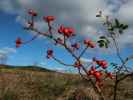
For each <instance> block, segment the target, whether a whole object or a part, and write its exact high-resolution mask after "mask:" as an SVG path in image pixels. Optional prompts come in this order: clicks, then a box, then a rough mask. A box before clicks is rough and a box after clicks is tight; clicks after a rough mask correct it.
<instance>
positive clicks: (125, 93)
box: [0, 65, 133, 100]
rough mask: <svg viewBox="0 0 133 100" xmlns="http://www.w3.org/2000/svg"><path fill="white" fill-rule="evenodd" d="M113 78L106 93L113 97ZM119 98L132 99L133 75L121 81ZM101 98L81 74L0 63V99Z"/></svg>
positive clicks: (106, 87)
mask: <svg viewBox="0 0 133 100" xmlns="http://www.w3.org/2000/svg"><path fill="white" fill-rule="evenodd" d="M112 87H113V84H112V81H111V80H107V81H106V84H105V86H103V93H104V94H105V95H106V98H107V100H111V98H112V93H113V92H112ZM118 94H119V95H118V100H133V79H131V78H127V79H126V80H124V81H123V82H122V83H121V84H120V88H119V89H118ZM75 97H81V98H82V99H81V100H98V96H97V95H96V93H95V92H94V90H93V89H92V88H91V87H90V84H89V83H88V82H86V81H84V80H82V78H80V76H79V75H76V74H63V73H58V72H54V71H50V70H47V69H44V68H40V67H34V66H25V67H23V66H21V67H19V68H18V67H17V66H6V65H0V100H76V99H75Z"/></svg>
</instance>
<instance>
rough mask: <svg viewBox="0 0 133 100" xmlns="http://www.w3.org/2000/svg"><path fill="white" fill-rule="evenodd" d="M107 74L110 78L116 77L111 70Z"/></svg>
mask: <svg viewBox="0 0 133 100" xmlns="http://www.w3.org/2000/svg"><path fill="white" fill-rule="evenodd" d="M107 76H108V77H109V78H111V79H114V78H115V77H114V76H113V74H112V73H111V72H109V73H107Z"/></svg>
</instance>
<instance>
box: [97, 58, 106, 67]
mask: <svg viewBox="0 0 133 100" xmlns="http://www.w3.org/2000/svg"><path fill="white" fill-rule="evenodd" d="M96 63H97V64H98V65H99V66H101V67H102V68H103V69H106V68H107V67H108V63H107V62H106V61H105V60H97V61H96Z"/></svg>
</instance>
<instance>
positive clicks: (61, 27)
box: [58, 25, 64, 33]
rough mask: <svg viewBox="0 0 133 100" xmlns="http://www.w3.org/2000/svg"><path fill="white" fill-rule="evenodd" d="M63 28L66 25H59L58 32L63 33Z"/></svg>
mask: <svg viewBox="0 0 133 100" xmlns="http://www.w3.org/2000/svg"><path fill="white" fill-rule="evenodd" d="M63 29H64V26H63V25H61V26H60V27H59V29H58V33H63Z"/></svg>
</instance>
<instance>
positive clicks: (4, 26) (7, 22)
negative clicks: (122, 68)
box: [0, 0, 133, 70]
mask: <svg viewBox="0 0 133 100" xmlns="http://www.w3.org/2000/svg"><path fill="white" fill-rule="evenodd" d="M107 1H108V2H105V0H101V1H100V0H93V1H91V0H90V1H89V0H87V1H86V2H82V0H77V1H76V0H73V1H72V0H67V1H66V0H55V4H53V2H52V0H45V1H43V0H29V1H28V0H2V1H1V2H0V53H1V54H2V53H4V54H7V55H8V61H7V64H11V65H32V64H34V63H38V64H41V65H42V66H43V67H46V68H50V69H57V70H58V69H59V70H73V68H66V67H64V66H62V65H59V64H58V63H56V62H55V61H53V60H47V59H46V58H45V56H46V50H47V48H53V49H54V51H55V54H56V57H58V58H60V59H62V58H63V59H64V61H65V62H66V63H72V62H73V59H72V57H71V56H70V55H69V54H68V53H67V52H66V51H65V50H64V49H62V48H60V47H59V48H55V47H54V45H51V44H50V43H49V42H47V40H46V39H44V38H42V37H39V38H38V39H36V40H34V41H33V42H31V43H30V44H27V45H24V46H22V47H20V48H18V49H15V42H14V41H15V40H16V38H17V37H21V38H22V39H23V40H28V39H30V38H31V37H32V36H33V33H31V32H27V31H25V30H23V24H24V22H25V19H26V18H27V17H26V11H27V10H28V9H29V8H31V9H34V10H36V11H37V12H38V13H39V14H40V16H39V18H41V16H43V15H54V16H56V18H57V20H56V21H55V23H56V25H57V24H60V23H63V24H65V25H70V26H72V27H74V28H75V29H76V32H77V33H83V37H90V38H92V39H95V38H96V37H98V36H99V34H92V33H93V32H102V31H101V30H100V27H101V25H100V24H101V23H100V21H99V20H98V19H96V18H95V14H96V12H97V11H98V9H102V10H103V11H104V12H105V14H107V15H111V16H115V17H118V18H120V19H121V20H122V21H123V22H126V23H128V24H129V25H130V27H129V30H127V31H126V34H125V35H123V36H121V37H120V38H119V44H120V48H121V50H122V51H121V53H122V56H123V57H127V56H128V55H133V33H132V32H133V30H132V29H133V22H131V18H132V17H133V14H131V13H130V11H129V10H133V1H132V0H127V1H125V0H118V1H116V0H107ZM125 14H126V15H127V16H125ZM39 18H38V19H37V20H36V23H37V27H38V28H39V29H40V30H46V28H47V26H46V24H45V23H44V22H42V21H41V19H39ZM109 51H110V52H111V54H109V53H105V52H104V50H94V51H93V50H89V51H88V52H87V53H86V55H84V57H83V58H85V59H88V60H90V59H91V58H92V57H93V56H97V57H99V58H101V59H107V60H108V61H111V62H113V61H115V62H119V60H118V59H117V58H116V56H115V53H114V52H113V51H111V50H109ZM70 59H71V60H70ZM130 64H131V65H133V64H132V62H130ZM130 64H129V65H130Z"/></svg>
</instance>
